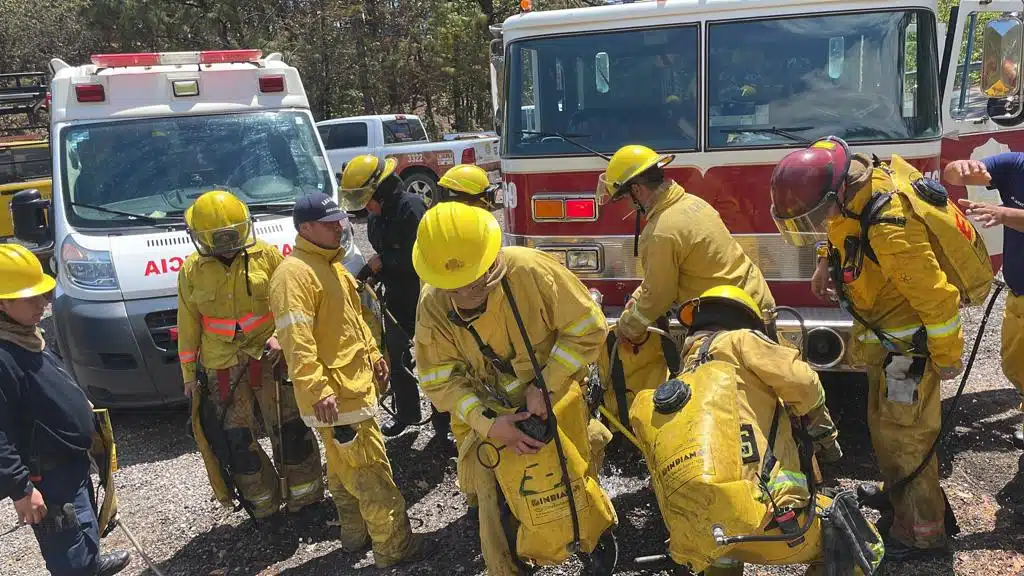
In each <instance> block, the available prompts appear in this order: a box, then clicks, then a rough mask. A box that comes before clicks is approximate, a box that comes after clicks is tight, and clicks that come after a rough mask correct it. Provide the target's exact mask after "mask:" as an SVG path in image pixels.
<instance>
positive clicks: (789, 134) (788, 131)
mask: <svg viewBox="0 0 1024 576" xmlns="http://www.w3.org/2000/svg"><path fill="white" fill-rule="evenodd" d="M811 128H813V126H787V127H785V128H777V127H775V126H772V127H771V128H738V129H736V132H751V133H754V134H775V135H776V136H782V137H783V138H788V139H790V140H792V141H794V142H801V143H803V144H810V143H811V141H810V140H808V139H807V138H804V137H803V136H797V135H796V134H793V132H803V131H805V130H810V129H811Z"/></svg>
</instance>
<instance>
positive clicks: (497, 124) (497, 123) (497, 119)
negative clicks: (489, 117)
mask: <svg viewBox="0 0 1024 576" xmlns="http://www.w3.org/2000/svg"><path fill="white" fill-rule="evenodd" d="M501 122H502V117H501V106H500V105H499V106H498V107H497V108H495V109H494V131H495V132H497V133H498V136H501V128H502V125H501Z"/></svg>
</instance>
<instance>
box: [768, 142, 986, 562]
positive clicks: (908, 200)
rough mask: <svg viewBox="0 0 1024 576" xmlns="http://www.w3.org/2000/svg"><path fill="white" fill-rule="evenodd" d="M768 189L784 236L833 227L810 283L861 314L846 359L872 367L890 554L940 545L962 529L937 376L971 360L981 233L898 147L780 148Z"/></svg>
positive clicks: (982, 260)
mask: <svg viewBox="0 0 1024 576" xmlns="http://www.w3.org/2000/svg"><path fill="white" fill-rule="evenodd" d="M771 195H772V217H773V218H774V219H775V223H776V225H777V226H778V228H779V231H780V232H781V233H782V234H783V237H784V238H785V239H786V241H787V242H789V243H791V244H795V245H802V244H806V243H808V240H809V239H811V238H815V239H816V238H818V237H821V236H822V235H827V238H828V240H827V242H820V243H819V244H818V258H819V259H818V266H817V269H816V270H815V272H814V276H813V277H812V280H811V287H812V290H813V291H814V292H815V293H816V294H818V295H819V297H825V295H826V290H827V287H828V285H829V284H830V283H831V284H832V287H833V289H834V292H835V294H836V296H837V297H838V299H839V303H840V305H841V306H842V307H843V308H844V309H845V310H846V311H848V312H849V313H850V315H851V316H853V319H854V321H855V322H854V334H853V338H852V340H853V343H852V344H851V346H850V350H849V353H848V358H850V360H851V362H852V363H854V364H856V365H862V366H866V367H867V369H868V387H869V389H868V426H869V428H870V430H871V442H872V444H873V445H874V448H875V453H876V455H877V457H878V464H879V468H880V470H881V473H882V477H883V479H884V480H885V484H886V487H887V488H886V492H888V498H885V499H884V500H885V501H884V502H871V505H872V506H879V507H881V508H883V520H884V522H880V524H879V526H880V527H881V528H882V532H883V534H885V535H886V557H887V558H888V559H890V560H910V559H915V558H922V557H929V556H938V555H942V554H944V553H945V552H946V551H947V550H948V542H947V538H948V537H949V536H955V535H956V533H957V532H958V531H959V529H958V528H957V526H956V520H955V517H954V516H953V510H952V508H951V507H950V506H949V502H948V501H947V500H946V497H945V493H944V492H943V490H942V487H941V486H940V485H939V467H938V462H937V461H936V459H935V458H933V455H934V450H933V449H932V447H933V446H934V444H935V440H936V438H937V437H938V435H939V430H940V428H941V419H942V415H941V403H942V394H941V392H942V391H941V386H940V384H941V381H942V380H944V379H950V378H953V377H955V376H957V375H958V374H960V373H961V371H962V370H963V364H962V362H961V354H962V352H963V331H962V329H961V324H960V314H959V307H960V306H961V304H963V305H967V306H976V305H980V304H982V303H983V302H984V301H985V298H986V297H987V295H988V292H989V288H990V286H991V282H992V277H993V273H992V266H991V262H990V260H989V257H988V251H987V249H986V248H985V243H984V241H983V240H982V236H981V234H979V233H978V231H977V230H976V229H975V228H974V225H973V224H972V223H971V222H970V221H969V220H968V219H967V218H966V217H965V216H964V215H963V213H962V212H960V210H959V209H958V208H957V207H956V205H955V204H954V203H953V202H951V201H950V200H949V198H948V195H947V194H946V191H945V189H944V188H943V187H942V185H941V184H939V183H938V182H937V181H935V180H931V179H927V178H924V177H922V175H921V173H920V172H918V171H917V170H916V169H915V168H914V167H913V166H911V165H910V164H909V163H907V162H906V161H905V160H903V159H902V158H900V157H899V156H897V155H895V154H894V155H893V156H892V158H891V160H890V162H888V163H883V162H881V161H880V160H879V159H878V158H873V157H868V156H866V155H864V154H851V152H850V150H849V148H847V146H846V143H845V142H843V141H842V140H840V139H838V138H835V137H828V138H825V139H823V140H819V141H817V142H815V143H813V144H811V145H810V146H809V147H808V148H806V149H804V150H799V151H796V152H793V153H791V154H790V155H788V156H786V157H785V158H783V159H782V160H781V161H780V162H779V164H778V166H776V167H775V171H774V173H773V174H772V180H771ZM875 500H878V499H875ZM890 523H891V526H887V525H888V524H890Z"/></svg>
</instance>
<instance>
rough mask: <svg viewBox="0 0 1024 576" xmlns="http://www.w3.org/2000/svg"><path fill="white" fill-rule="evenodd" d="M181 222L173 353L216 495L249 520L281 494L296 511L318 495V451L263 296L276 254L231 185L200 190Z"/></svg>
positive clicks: (272, 508)
mask: <svg viewBox="0 0 1024 576" xmlns="http://www.w3.org/2000/svg"><path fill="white" fill-rule="evenodd" d="M185 222H186V224H187V225H188V232H189V236H190V237H191V238H192V242H193V243H194V244H195V246H196V252H195V253H193V254H191V255H190V256H189V257H188V258H187V259H186V260H185V263H184V264H182V266H181V271H180V272H179V273H178V357H179V358H180V359H181V372H182V376H183V378H184V382H185V395H186V396H189V397H191V398H192V429H193V433H194V435H195V438H196V443H197V444H198V445H199V451H200V453H201V454H202V456H203V463H204V464H205V465H206V472H207V475H208V477H209V480H210V485H211V486H212V487H213V491H214V496H215V497H216V498H217V500H218V501H219V502H220V503H221V504H222V505H225V506H230V505H231V500H232V498H234V497H237V498H239V499H240V500H241V502H242V505H243V506H244V507H245V508H246V509H247V510H248V511H249V513H250V514H252V516H253V517H254V518H266V517H268V516H270V515H272V514H274V513H276V512H277V511H278V509H279V507H280V504H281V501H282V500H285V501H286V503H287V506H288V510H289V511H293V512H294V511H296V510H299V509H300V508H302V507H304V506H308V505H309V504H313V503H315V502H319V501H320V500H321V499H322V498H323V492H324V489H323V480H322V478H321V470H320V449H319V448H318V447H317V444H316V439H315V438H313V435H312V433H311V432H310V430H309V429H308V428H307V427H306V425H305V424H303V423H302V420H301V419H300V418H299V411H298V408H297V407H296V405H295V398H294V395H293V394H292V393H291V391H290V388H289V387H287V386H282V385H281V384H282V382H281V380H283V379H284V377H285V369H284V367H283V366H281V365H280V355H281V353H280V350H281V348H280V346H279V345H278V342H277V338H276V337H275V335H274V319H273V316H272V315H271V311H270V304H269V301H268V297H269V291H270V277H271V276H272V275H273V273H274V271H275V270H276V269H277V267H278V265H280V264H281V261H282V259H283V257H282V256H281V253H280V252H279V251H278V250H277V249H276V248H274V247H273V246H271V245H269V244H267V243H266V242H264V241H263V240H258V239H256V237H255V235H254V230H253V222H252V219H251V217H250V216H249V210H248V208H246V206H245V204H243V203H242V202H241V201H240V200H239V199H238V198H236V197H235V196H233V195H231V194H230V193H229V192H225V191H221V190H214V191H211V192H207V193H205V194H203V195H202V196H200V197H199V198H198V199H197V200H196V202H195V203H194V204H193V205H192V206H191V207H190V208H189V209H188V210H187V211H186V212H185ZM275 380H276V381H275ZM278 396H280V398H278ZM278 402H280V403H281V406H280V411H279V410H278V405H277V403H278ZM254 407H255V408H256V409H257V410H258V412H259V414H260V415H261V417H262V418H263V423H264V426H265V428H266V430H267V431H268V432H269V435H270V437H271V439H272V444H273V449H274V453H275V456H276V458H275V462H276V463H277V467H278V469H277V471H276V472H275V468H274V463H272V462H271V460H270V459H269V458H268V457H267V455H266V453H265V452H264V451H263V448H262V447H261V446H260V445H259V444H258V443H257V442H256V439H257V438H258V430H259V427H258V426H257V425H256V422H255V420H254V418H255V415H254ZM278 414H280V416H281V420H282V421H283V423H281V424H280V426H281V427H280V429H278V425H279V423H278ZM279 439H283V442H281V441H280V440H279ZM282 448H283V450H282ZM282 453H283V456H284V461H283V462H281V456H282ZM278 474H280V475H283V476H285V477H286V479H287V490H288V493H287V494H281V493H280V486H279V482H278ZM236 491H237V493H235V492H236Z"/></svg>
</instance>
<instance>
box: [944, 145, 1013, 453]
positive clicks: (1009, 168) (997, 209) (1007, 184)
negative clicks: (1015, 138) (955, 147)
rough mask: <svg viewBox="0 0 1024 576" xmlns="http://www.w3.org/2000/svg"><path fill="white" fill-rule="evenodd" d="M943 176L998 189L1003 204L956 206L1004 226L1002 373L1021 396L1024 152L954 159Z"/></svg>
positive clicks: (987, 225)
mask: <svg viewBox="0 0 1024 576" xmlns="http://www.w3.org/2000/svg"><path fill="white" fill-rule="evenodd" d="M943 178H944V179H945V180H946V182H948V183H950V184H954V185H958V186H965V185H966V186H987V187H989V188H995V189H996V190H998V191H999V198H1000V199H1001V200H1002V204H1001V205H994V204H987V203H985V202H974V201H971V200H966V199H962V200H960V205H961V206H963V207H964V208H965V211H966V214H967V216H969V217H970V218H971V219H972V220H974V221H975V222H978V223H980V224H981V226H982V227H983V228H991V227H992V226H999V225H1002V226H1003V279H1004V280H1006V286H1007V288H1009V290H1010V292H1011V294H1009V295H1007V297H1006V307H1005V310H1004V312H1003V330H1002V332H1003V333H1002V350H1001V356H1002V360H1003V373H1004V374H1006V377H1007V378H1008V379H1009V380H1010V382H1012V383H1013V385H1014V386H1016V387H1017V391H1018V392H1020V393H1021V394H1024V153H1021V152H1004V153H1002V154H996V155H995V156H989V157H988V158H984V159H982V160H956V161H954V162H950V163H949V164H948V165H947V166H946V169H945V170H944V171H943ZM1021 408H1024V404H1022V405H1021ZM1014 440H1015V441H1016V443H1017V445H1018V446H1019V447H1024V429H1020V430H1017V431H1016V432H1015V433H1014Z"/></svg>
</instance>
